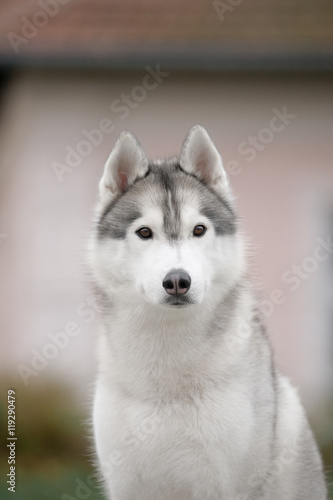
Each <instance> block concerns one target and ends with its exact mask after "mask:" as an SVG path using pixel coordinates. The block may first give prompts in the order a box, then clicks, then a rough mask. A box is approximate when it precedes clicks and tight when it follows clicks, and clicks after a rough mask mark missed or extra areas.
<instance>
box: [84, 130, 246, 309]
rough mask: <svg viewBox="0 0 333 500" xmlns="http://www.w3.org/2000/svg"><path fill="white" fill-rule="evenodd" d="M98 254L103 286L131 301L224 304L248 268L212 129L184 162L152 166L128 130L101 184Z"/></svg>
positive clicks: (198, 134)
mask: <svg viewBox="0 0 333 500" xmlns="http://www.w3.org/2000/svg"><path fill="white" fill-rule="evenodd" d="M99 190H100V199H99V204H98V207H97V225H96V231H95V234H94V236H93V239H92V245H91V251H90V257H91V265H92V267H93V272H94V277H95V280H96V282H97V285H98V286H99V288H101V289H102V290H103V292H104V293H105V294H106V295H107V296H110V297H112V298H113V300H116V301H117V300H120V301H122V302H124V301H125V302H127V303H128V304H131V303H133V307H134V305H135V304H138V302H139V303H141V301H144V302H146V303H148V304H151V305H155V306H156V307H161V306H162V307H170V308H171V307H173V308H179V307H182V306H189V305H191V304H192V305H193V304H201V303H203V302H211V303H214V302H215V301H216V300H221V298H222V296H223V295H226V294H227V293H228V292H229V291H230V290H231V288H232V287H233V286H234V285H235V284H236V283H237V281H238V279H239V277H240V275H241V273H242V269H243V265H242V261H243V258H242V249H241V246H240V245H239V241H238V236H237V227H236V217H235V214H234V210H233V199H232V195H231V192H230V188H229V184H228V180H227V176H226V173H225V171H224V169H223V166H222V161H221V157H220V155H219V153H218V151H217V149H216V148H215V146H214V144H213V142H212V141H211V139H210V137H209V136H208V134H207V132H206V131H205V129H203V128H202V127H200V126H198V125H197V126H195V127H193V128H192V129H191V131H190V132H189V134H188V136H187V138H186V140H185V142H184V145H183V148H182V151H181V155H180V159H179V160H177V159H173V160H168V161H165V162H164V161H156V162H149V161H148V159H147V158H146V156H145V154H144V152H143V150H142V149H141V146H140V145H139V143H138V142H137V141H136V139H135V138H134V137H133V136H132V135H131V134H130V133H129V132H123V133H122V134H121V136H120V138H119V139H118V141H117V142H116V144H115V146H114V148H113V150H112V151H111V154H110V156H109V158H108V160H107V162H106V165H105V170H104V174H103V177H102V179H101V181H100V186H99Z"/></svg>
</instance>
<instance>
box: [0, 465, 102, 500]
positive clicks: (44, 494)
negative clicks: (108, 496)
mask: <svg viewBox="0 0 333 500" xmlns="http://www.w3.org/2000/svg"><path fill="white" fill-rule="evenodd" d="M2 472H3V471H2ZM92 474H93V472H92V471H91V470H89V468H84V467H83V466H82V464H77V465H75V464H69V465H68V466H67V467H64V468H62V467H60V468H58V470H57V471H54V470H53V472H51V471H50V472H43V473H41V472H24V471H22V470H20V469H19V470H18V472H17V477H16V491H15V494H13V493H11V492H9V491H8V489H7V487H8V485H3V484H1V485H0V498H1V500H7V498H8V499H13V498H14V499H15V500H102V499H103V498H104V497H103V496H102V494H101V489H100V488H99V486H98V483H97V482H96V481H94V480H93V478H92V477H91V475H92Z"/></svg>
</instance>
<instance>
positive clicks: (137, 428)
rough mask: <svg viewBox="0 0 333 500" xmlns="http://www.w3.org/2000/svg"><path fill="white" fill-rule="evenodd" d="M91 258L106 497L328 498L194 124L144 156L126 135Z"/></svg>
mask: <svg viewBox="0 0 333 500" xmlns="http://www.w3.org/2000/svg"><path fill="white" fill-rule="evenodd" d="M89 256H90V257H89V261H90V267H91V270H92V279H93V283H94V289H95V290H96V296H97V298H98V301H99V304H100V309H101V322H102V332H101V335H100V338H99V347H98V359H99V374H98V379H97V385H96V393H95V400H94V410H93V428H94V436H95V445H96V451H97V457H98V463H99V470H100V472H101V475H102V477H103V480H104V484H105V489H106V492H107V497H108V498H109V499H112V500H258V499H262V500H325V499H326V498H327V493H326V486H325V480H324V473H323V469H322V463H321V459H320V455H319V453H318V449H317V446H316V444H315V441H314V437H313V435H312V432H311V430H310V427H309V424H308V422H307V419H306V416H305V413H304V410H303V407H302V406H301V403H300V401H299V398H298V395H297V392H296V391H295V389H294V388H293V387H292V386H291V385H290V383H289V381H288V380H287V379H286V378H285V377H284V376H282V375H281V374H280V373H279V372H278V371H277V370H276V368H275V365H274V361H273V357H272V351H271V347H270V343H269V340H268V338H267V335H266V333H265V329H264V326H263V324H262V321H261V318H260V315H259V313H258V310H257V307H256V300H255V297H254V294H253V292H252V290H251V286H250V285H249V284H248V280H247V277H246V276H247V273H246V262H245V257H244V245H243V242H242V237H241V234H240V233H239V230H238V227H237V218H236V215H235V207H234V200H233V196H232V193H231V189H230V186H229V183H228V179H227V176H226V173H225V171H224V169H223V166H222V161H221V157H220V155H219V153H218V151H217V149H216V147H215V146H214V144H213V142H212V141H211V139H210V137H209V136H208V134H207V132H206V131H205V129H204V128H202V127H201V126H198V125H197V126H195V127H193V128H192V129H191V131H190V132H189V134H188V136H187V138H186V140H185V142H184V145H183V147H182V150H181V154H180V158H179V159H171V160H168V161H153V162H150V161H149V160H148V159H147V157H146V156H145V154H144V152H143V150H142V149H141V146H140V145H139V143H138V142H137V141H136V139H135V138H134V137H133V136H132V135H131V134H130V133H129V132H123V133H122V134H121V136H120V138H119V140H118V141H117V142H116V144H115V146H114V148H113V150H112V151H111V154H110V156H109V158H108V160H107V162H106V166H105V170H104V174H103V177H102V179H101V181H100V185H99V202H98V206H97V211H96V225H95V230H94V233H93V235H92V237H91V240H90V251H89Z"/></svg>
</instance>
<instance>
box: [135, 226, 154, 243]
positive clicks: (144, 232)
mask: <svg viewBox="0 0 333 500" xmlns="http://www.w3.org/2000/svg"><path fill="white" fill-rule="evenodd" d="M136 234H137V235H138V236H140V238H142V239H143V240H149V238H152V237H153V233H152V231H151V229H149V227H141V228H140V229H138V230H137V231H136Z"/></svg>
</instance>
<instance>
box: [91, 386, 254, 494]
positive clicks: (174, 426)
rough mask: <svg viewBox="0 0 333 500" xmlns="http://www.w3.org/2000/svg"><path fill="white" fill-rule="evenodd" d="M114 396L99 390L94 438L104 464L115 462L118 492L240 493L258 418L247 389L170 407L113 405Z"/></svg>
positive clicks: (115, 481)
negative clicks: (127, 489) (185, 490)
mask: <svg viewBox="0 0 333 500" xmlns="http://www.w3.org/2000/svg"><path fill="white" fill-rule="evenodd" d="M108 397H109V398H110V395H109V394H108V395H107V394H106V391H105V390H104V389H103V387H100V388H99V390H98V392H97V397H96V402H95V417H96V418H95V433H96V441H97V447H98V452H99V455H100V456H101V458H102V461H103V458H104V461H105V462H109V463H111V469H110V471H109V472H110V474H111V475H112V476H113V484H114V487H115V488H117V484H118V487H119V488H123V487H124V484H131V485H132V487H133V485H134V484H136V486H135V487H136V488H144V487H145V485H146V486H148V485H149V488H150V490H149V491H151V487H152V485H154V487H155V486H156V488H157V491H161V490H163V488H166V489H169V490H170V488H175V491H178V489H179V491H181V489H182V488H184V487H185V488H186V487H188V488H189V489H190V490H192V489H194V491H202V498H206V497H207V495H208V497H209V495H210V494H211V495H212V496H211V497H212V498H213V497H214V495H216V494H222V493H228V494H229V495H230V494H232V493H233V492H236V485H237V484H239V481H238V479H239V475H240V474H247V473H248V472H249V471H248V469H247V467H248V463H249V460H248V457H249V453H250V449H251V445H252V440H253V434H254V433H253V426H254V419H253V410H252V405H251V402H250V398H249V396H248V394H246V393H245V392H244V390H240V387H235V386H232V387H229V388H228V389H226V390H225V391H224V393H223V395H222V396H221V394H220V393H218V392H216V393H213V392H212V391H210V392H209V393H208V394H205V395H204V396H201V397H200V398H199V397H198V398H197V399H193V400H192V401H187V402H184V401H182V402H179V401H174V402H169V403H164V404H163V403H160V404H152V403H151V404H148V403H142V402H135V401H126V400H122V401H120V400H119V399H117V400H114V399H110V401H109V402H108V404H106V403H107V401H106V400H105V398H108ZM102 408H103V412H102ZM105 436H108V439H107V440H106V439H105ZM184 498H185V497H184Z"/></svg>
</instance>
